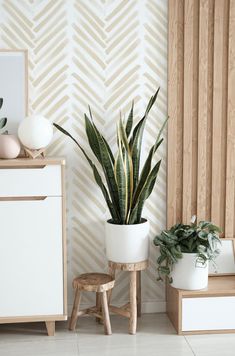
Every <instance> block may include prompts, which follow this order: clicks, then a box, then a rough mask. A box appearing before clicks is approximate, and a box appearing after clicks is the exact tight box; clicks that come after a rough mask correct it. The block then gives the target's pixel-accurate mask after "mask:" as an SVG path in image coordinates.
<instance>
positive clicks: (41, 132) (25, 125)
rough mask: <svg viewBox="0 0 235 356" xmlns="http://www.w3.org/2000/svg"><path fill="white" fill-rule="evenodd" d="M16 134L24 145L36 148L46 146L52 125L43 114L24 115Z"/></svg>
mask: <svg viewBox="0 0 235 356" xmlns="http://www.w3.org/2000/svg"><path fill="white" fill-rule="evenodd" d="M18 136H19V139H20V141H21V142H22V144H23V145H24V146H25V147H27V148H29V149H31V150H38V149H40V148H44V147H47V146H48V145H49V143H50V142H51V140H52V137H53V126H52V124H51V123H50V121H49V120H47V119H46V118H45V117H43V116H40V115H35V116H32V117H26V118H25V119H24V120H23V121H22V122H21V123H20V125H19V128H18Z"/></svg>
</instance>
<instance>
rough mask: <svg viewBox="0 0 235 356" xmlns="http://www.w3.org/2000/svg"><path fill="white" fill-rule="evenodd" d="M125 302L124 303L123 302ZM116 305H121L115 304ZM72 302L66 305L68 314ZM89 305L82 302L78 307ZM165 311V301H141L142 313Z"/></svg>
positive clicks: (83, 307) (82, 307)
mask: <svg viewBox="0 0 235 356" xmlns="http://www.w3.org/2000/svg"><path fill="white" fill-rule="evenodd" d="M124 304H125V303H124ZM115 305H117V306H121V304H120V305H118V304H116V303H115ZM72 307H73V306H72V304H69V305H68V315H69V316H70V315H71V312H72ZM89 307H91V305H90V304H85V303H82V304H81V307H80V309H86V308H89ZM165 311H166V302H160V301H152V302H143V303H142V313H143V314H148V313H165Z"/></svg>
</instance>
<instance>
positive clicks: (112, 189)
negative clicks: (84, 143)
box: [96, 130, 119, 211]
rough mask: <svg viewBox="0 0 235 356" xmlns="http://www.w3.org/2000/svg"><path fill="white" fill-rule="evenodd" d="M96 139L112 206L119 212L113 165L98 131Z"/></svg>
mask: <svg viewBox="0 0 235 356" xmlns="http://www.w3.org/2000/svg"><path fill="white" fill-rule="evenodd" d="M96 137H97V140H98V144H99V150H100V160H101V166H102V169H103V172H104V175H105V179H106V183H107V186H108V190H109V194H110V197H111V200H112V202H113V204H114V205H115V207H117V211H119V200H118V189H117V184H116V180H115V175H114V164H113V161H112V158H111V157H110V155H109V150H108V149H107V146H106V144H105V142H104V140H103V138H102V135H101V134H100V132H99V131H98V130H97V131H96Z"/></svg>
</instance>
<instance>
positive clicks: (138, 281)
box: [137, 271, 141, 317]
mask: <svg viewBox="0 0 235 356" xmlns="http://www.w3.org/2000/svg"><path fill="white" fill-rule="evenodd" d="M137 316H138V317H140V316H141V271H138V272H137Z"/></svg>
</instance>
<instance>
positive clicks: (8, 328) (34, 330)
mask: <svg viewBox="0 0 235 356" xmlns="http://www.w3.org/2000/svg"><path fill="white" fill-rule="evenodd" d="M49 338H53V339H56V340H61V339H66V340H68V339H76V333H74V332H68V328H67V321H66V322H56V333H55V336H54V337H49ZM47 339H48V336H47V331H46V325H45V323H22V324H0V345H1V343H11V342H23V341H41V340H42V341H44V340H47ZM0 356H1V354H0Z"/></svg>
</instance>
